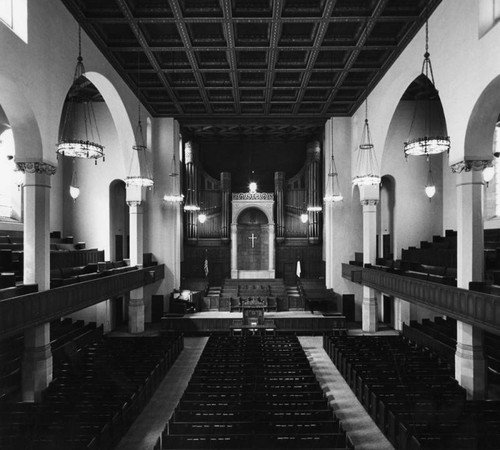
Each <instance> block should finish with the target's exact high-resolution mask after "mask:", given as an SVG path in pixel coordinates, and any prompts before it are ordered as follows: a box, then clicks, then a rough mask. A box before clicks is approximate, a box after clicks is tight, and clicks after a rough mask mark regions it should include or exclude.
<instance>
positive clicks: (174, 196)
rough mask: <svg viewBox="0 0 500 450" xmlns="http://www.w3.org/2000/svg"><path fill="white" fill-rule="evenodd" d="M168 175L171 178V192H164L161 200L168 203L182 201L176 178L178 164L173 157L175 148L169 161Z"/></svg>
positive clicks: (177, 175) (182, 197)
mask: <svg viewBox="0 0 500 450" xmlns="http://www.w3.org/2000/svg"><path fill="white" fill-rule="evenodd" d="M168 176H169V177H170V178H171V179H172V193H171V194H165V195H164V196H163V200H165V201H166V202H170V203H182V202H183V201H184V195H182V194H180V193H179V187H178V184H177V180H178V179H179V166H178V164H177V160H176V158H175V149H174V152H173V154H172V162H171V163H170V172H169V174H168Z"/></svg>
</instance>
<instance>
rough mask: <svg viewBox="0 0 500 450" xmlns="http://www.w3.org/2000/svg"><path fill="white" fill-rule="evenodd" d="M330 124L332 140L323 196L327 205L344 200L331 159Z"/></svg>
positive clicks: (333, 159) (333, 161) (333, 162)
mask: <svg viewBox="0 0 500 450" xmlns="http://www.w3.org/2000/svg"><path fill="white" fill-rule="evenodd" d="M330 122H331V128H332V130H331V131H332V132H331V134H330V136H331V140H332V145H331V147H332V153H331V160H330V170H329V171H328V179H327V182H326V188H325V196H324V198H323V200H324V201H325V202H327V203H328V202H332V203H336V202H341V201H342V200H344V196H343V195H342V193H341V192H340V184H339V177H338V172H337V167H336V165H335V158H334V157H333V121H332V120H330ZM330 189H331V192H330Z"/></svg>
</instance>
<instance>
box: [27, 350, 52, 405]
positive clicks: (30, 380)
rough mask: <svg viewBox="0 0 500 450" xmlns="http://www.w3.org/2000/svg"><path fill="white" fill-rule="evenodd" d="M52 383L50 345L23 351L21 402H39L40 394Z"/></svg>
mask: <svg viewBox="0 0 500 450" xmlns="http://www.w3.org/2000/svg"><path fill="white" fill-rule="evenodd" d="M51 381H52V351H51V348H50V344H47V345H44V346H41V347H30V348H26V349H25V350H24V356H23V363H22V387H23V402H39V401H41V396H42V392H43V390H44V389H46V388H47V386H48V385H49V384H50V382H51Z"/></svg>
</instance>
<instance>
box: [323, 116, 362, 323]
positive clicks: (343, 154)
mask: <svg viewBox="0 0 500 450" xmlns="http://www.w3.org/2000/svg"><path fill="white" fill-rule="evenodd" d="M330 120H333V139H332V144H333V151H334V158H335V163H336V166H337V169H338V172H339V176H338V178H339V185H340V191H341V192H342V195H343V196H344V201H342V202H338V203H335V204H332V203H329V204H326V206H325V207H326V208H329V211H328V213H327V214H328V217H329V218H330V221H329V222H330V223H325V228H326V230H325V233H326V234H329V236H328V242H329V243H330V245H331V252H329V253H328V254H329V255H331V261H328V259H327V263H326V270H327V271H328V273H327V276H326V282H327V287H328V288H333V290H334V291H335V292H338V293H340V294H347V293H352V294H354V295H355V302H356V310H355V311H356V317H357V318H358V319H359V318H360V317H361V315H360V314H361V302H362V300H363V291H362V287H361V286H360V285H358V284H355V283H352V282H350V281H348V280H346V279H345V278H342V263H347V262H348V261H349V260H352V259H354V252H362V251H363V222H362V220H361V219H362V208H361V203H360V201H359V193H354V195H353V189H352V185H351V177H350V174H349V172H348V171H346V170H345V168H346V167H349V166H350V163H351V147H352V144H351V141H352V139H351V120H350V119H349V118H333V119H330ZM325 154H328V155H329V154H330V153H329V152H328V151H325ZM328 170H329V164H325V171H326V173H325V177H327V176H328Z"/></svg>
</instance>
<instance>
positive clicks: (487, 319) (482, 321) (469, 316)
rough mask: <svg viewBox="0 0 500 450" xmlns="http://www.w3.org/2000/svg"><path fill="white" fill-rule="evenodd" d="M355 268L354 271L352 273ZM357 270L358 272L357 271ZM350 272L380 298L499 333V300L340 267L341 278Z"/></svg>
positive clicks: (346, 266) (379, 272)
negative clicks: (415, 306) (414, 305)
mask: <svg viewBox="0 0 500 450" xmlns="http://www.w3.org/2000/svg"><path fill="white" fill-rule="evenodd" d="M356 268H357V269H358V270H356ZM359 269H361V270H359ZM353 272H358V273H356V277H358V276H360V277H361V279H360V281H359V282H360V283H361V284H362V285H363V286H368V287H371V288H373V289H376V290H377V291H380V292H383V293H384V294H387V295H391V296H393V297H397V298H400V299H402V300H406V301H408V302H410V303H415V304H417V305H420V306H424V307H425V308H428V309H431V310H433V311H436V313H438V314H440V315H445V316H449V317H453V318H454V319H457V320H460V321H462V322H465V323H469V324H471V325H474V326H477V327H479V328H482V329H484V330H486V331H490V332H493V333H497V334H498V332H500V296H497V295H491V294H486V293H482V292H476V291H471V290H468V289H461V288H457V287H454V286H448V285H445V284H439V283H433V282H430V281H426V280H419V279H416V278H411V277H408V276H404V275H398V274H394V273H390V272H384V271H381V270H376V269H369V268H361V267H357V266H351V265H349V264H343V265H342V276H343V277H344V278H348V279H351V276H352V274H353Z"/></svg>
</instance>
